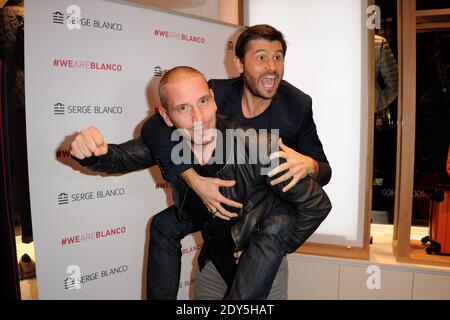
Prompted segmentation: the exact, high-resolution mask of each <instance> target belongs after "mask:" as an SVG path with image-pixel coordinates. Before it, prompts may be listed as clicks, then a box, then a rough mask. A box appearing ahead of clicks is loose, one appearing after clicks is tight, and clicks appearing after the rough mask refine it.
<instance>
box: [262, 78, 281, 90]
mask: <svg viewBox="0 0 450 320" xmlns="http://www.w3.org/2000/svg"><path fill="white" fill-rule="evenodd" d="M276 78H277V77H276V75H274V74H271V75H264V76H262V77H261V80H260V82H261V85H262V86H263V87H264V88H267V89H272V88H273V87H274V86H275V80H276Z"/></svg>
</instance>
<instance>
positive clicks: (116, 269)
mask: <svg viewBox="0 0 450 320" xmlns="http://www.w3.org/2000/svg"><path fill="white" fill-rule="evenodd" d="M25 13H26V16H25V23H26V30H25V62H26V102H27V136H28V141H27V145H28V163H29V176H30V192H31V205H32V220H33V233H34V243H35V252H36V262H37V280H38V289H39V297H40V298H41V299H140V298H142V297H144V292H145V281H146V275H145V264H146V259H147V257H146V254H147V250H146V248H147V243H148V236H147V231H148V227H149V221H150V218H151V216H153V215H154V214H156V213H157V212H159V211H161V210H162V209H164V208H166V207H167V206H168V204H171V203H172V202H171V201H172V200H171V195H170V193H171V192H170V189H169V188H168V186H167V184H165V183H164V181H163V180H162V178H161V176H160V174H159V170H158V169H156V168H154V169H152V170H151V171H149V170H143V171H140V172H136V173H131V174H128V175H122V176H106V175H97V174H92V173H89V172H87V171H86V170H84V169H83V168H81V167H80V166H78V165H77V164H76V163H75V162H74V161H73V160H71V159H70V157H69V156H68V149H69V141H70V138H71V137H73V135H74V133H75V132H76V131H79V130H80V129H82V128H85V127H87V126H89V125H92V124H94V125H96V126H97V127H98V128H99V129H100V131H101V132H102V133H103V134H104V137H105V139H106V141H107V142H111V143H119V142H123V141H126V140H128V139H131V138H133V137H136V136H137V135H139V134H140V128H141V125H142V123H143V119H145V118H147V117H148V116H149V115H151V114H152V113H153V112H154V111H153V110H154V108H155V107H157V106H158V98H157V96H156V90H155V89H156V86H157V84H158V81H159V79H160V76H161V74H162V72H164V70H166V69H170V68H172V67H174V66H176V65H191V66H193V67H196V68H198V69H199V70H201V71H202V72H204V73H205V75H206V77H207V78H226V77H228V76H236V72H235V71H234V70H233V69H232V60H231V57H232V56H233V44H234V43H235V39H236V35H237V30H238V29H237V27H235V26H232V25H225V24H218V23H213V22H210V21H205V20H198V19H195V18H192V17H186V16H180V15H175V14H171V13H166V12H162V11H158V10H153V9H148V8H144V7H140V6H137V5H135V6H130V5H125V4H121V3H112V2H108V1H88V0H76V1H73V0H60V1H51V0H39V1H30V0H28V1H26V2H25ZM229 41H232V42H229ZM197 238H198V236H197ZM198 249H199V242H196V241H195V239H194V238H193V237H188V238H186V239H185V240H184V241H183V258H182V259H183V271H182V276H181V281H180V291H179V298H182V299H183V298H188V297H189V291H190V288H191V286H190V284H191V283H192V279H193V275H194V274H193V273H192V266H193V262H195V259H194V257H195V256H196V253H198ZM162 276H163V275H162Z"/></svg>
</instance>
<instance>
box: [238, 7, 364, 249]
mask: <svg viewBox="0 0 450 320" xmlns="http://www.w3.org/2000/svg"><path fill="white" fill-rule="evenodd" d="M366 8H367V1H366V0H339V1H336V0H320V1H317V0H279V1H272V0H246V1H245V14H246V24H247V25H254V24H260V23H267V24H270V25H272V26H274V27H276V28H277V29H279V30H281V31H282V32H283V34H284V35H285V37H286V40H287V42H288V49H287V55H286V65H285V77H284V78H285V80H287V81H289V82H290V83H292V84H293V85H294V86H296V87H297V88H299V89H300V90H302V91H304V92H305V93H307V94H309V95H310V96H311V97H312V99H313V112H314V121H315V123H316V125H317V130H318V134H319V137H320V139H321V141H322V143H323V146H324V150H325V153H326V155H327V157H328V160H329V162H330V165H331V167H332V170H333V176H332V179H331V182H330V183H329V184H328V185H327V186H326V187H325V190H326V191H327V193H328V195H329V196H330V199H331V201H332V203H333V210H332V211H331V213H330V215H329V216H328V217H327V219H326V220H325V221H324V223H323V224H322V225H321V226H320V227H319V229H318V230H317V231H316V232H315V233H314V234H313V235H312V236H311V238H310V241H312V242H318V243H328V244H336V245H345V246H356V247H361V246H362V245H363V243H362V242H363V228H364V202H365V186H366V155H367V146H366V141H367V130H368V127H367V119H368V113H367V108H368V97H367V88H368V82H367V27H366V19H367V15H366Z"/></svg>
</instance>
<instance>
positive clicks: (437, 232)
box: [422, 185, 450, 254]
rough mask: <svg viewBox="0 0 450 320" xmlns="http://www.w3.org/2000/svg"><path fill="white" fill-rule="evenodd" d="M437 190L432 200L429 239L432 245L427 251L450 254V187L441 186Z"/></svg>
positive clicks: (429, 252)
mask: <svg viewBox="0 0 450 320" xmlns="http://www.w3.org/2000/svg"><path fill="white" fill-rule="evenodd" d="M435 190H436V192H435V193H434V194H433V195H432V196H431V199H430V203H431V204H430V206H431V208H430V237H429V239H427V240H429V241H430V243H431V244H430V245H429V246H428V247H427V248H426V251H427V253H428V254H432V253H433V252H435V253H438V254H450V186H448V185H445V186H444V185H440V186H437V188H436V189H435ZM422 241H423V239H422ZM426 242H427V241H426Z"/></svg>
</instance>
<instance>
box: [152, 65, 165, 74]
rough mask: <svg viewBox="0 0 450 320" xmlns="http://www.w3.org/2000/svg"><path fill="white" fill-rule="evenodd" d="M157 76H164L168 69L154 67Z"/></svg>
mask: <svg viewBox="0 0 450 320" xmlns="http://www.w3.org/2000/svg"><path fill="white" fill-rule="evenodd" d="M153 71H154V75H155V77H162V76H163V74H164V73H166V72H167V69H163V68H161V67H160V66H156V67H154V68H153Z"/></svg>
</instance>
